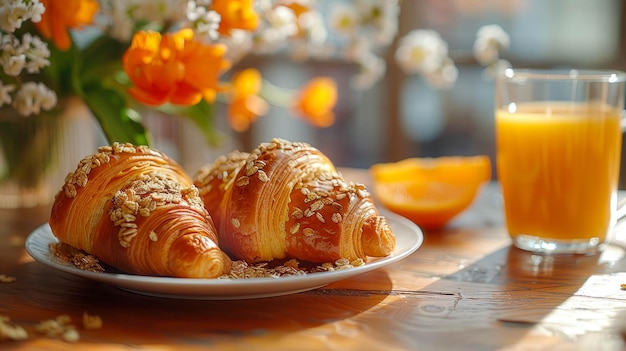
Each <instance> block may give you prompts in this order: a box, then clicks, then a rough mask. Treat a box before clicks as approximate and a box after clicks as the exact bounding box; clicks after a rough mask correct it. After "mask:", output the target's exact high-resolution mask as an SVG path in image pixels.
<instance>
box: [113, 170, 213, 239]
mask: <svg viewBox="0 0 626 351" xmlns="http://www.w3.org/2000/svg"><path fill="white" fill-rule="evenodd" d="M112 201H113V207H112V209H111V212H110V213H109V218H110V219H111V221H113V223H114V224H115V225H116V226H118V227H119V231H118V234H117V237H118V239H119V242H120V245H122V246H123V247H128V246H129V245H130V241H131V240H132V239H133V238H134V237H135V236H136V235H137V224H136V223H135V221H136V219H137V217H138V216H142V217H148V216H150V213H151V212H152V211H154V210H156V209H157V208H158V207H159V206H165V205H168V204H179V203H181V202H183V201H186V202H187V203H188V204H189V206H190V207H191V208H193V209H194V210H196V211H199V212H202V213H204V212H206V210H205V209H204V206H203V204H202V199H201V198H200V196H199V192H198V189H197V188H196V187H195V186H191V187H189V188H182V187H181V185H180V184H179V183H177V182H175V181H173V180H171V179H168V178H167V176H166V175H164V174H162V173H159V172H153V173H148V174H144V175H142V176H140V177H139V178H137V179H136V180H135V181H133V182H132V183H131V184H130V185H129V186H128V187H126V188H124V189H122V190H120V191H118V192H117V193H116V194H115V195H114V196H113V199H112ZM150 239H151V240H157V239H158V236H157V235H152V236H151V237H150Z"/></svg>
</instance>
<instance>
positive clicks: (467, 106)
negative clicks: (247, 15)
mask: <svg viewBox="0 0 626 351" xmlns="http://www.w3.org/2000/svg"><path fill="white" fill-rule="evenodd" d="M401 8H402V10H401V12H400V18H399V32H398V35H397V36H396V42H397V40H398V38H400V37H402V36H403V35H404V34H406V33H407V32H409V31H411V30H413V29H432V30H435V31H437V32H439V34H440V35H441V37H442V38H443V39H444V40H445V41H446V42H447V43H448V45H449V50H450V56H451V57H452V59H453V60H454V61H455V63H456V66H457V68H458V70H459V74H458V79H457V81H456V84H455V85H454V86H453V87H452V88H451V89H448V90H436V89H433V88H432V87H430V86H429V85H428V84H427V83H426V82H425V81H424V80H423V78H421V77H420V76H418V75H406V74H404V73H402V72H401V71H400V69H399V68H398V66H397V65H396V64H395V63H394V61H393V49H394V47H395V45H393V46H392V47H391V48H389V49H388V52H386V53H384V57H385V58H386V60H387V72H386V74H385V77H384V79H383V80H382V81H380V82H378V83H377V84H376V85H375V86H374V87H373V88H371V89H369V90H366V91H355V90H353V89H350V85H349V79H350V76H351V74H352V73H354V72H353V70H354V69H355V68H354V67H351V66H350V65H348V64H344V63H342V62H341V61H336V62H334V61H323V62H315V61H313V62H311V63H310V64H307V65H306V66H305V69H303V65H302V64H301V63H293V62H292V61H291V60H290V59H289V58H287V57H284V58H281V57H280V56H278V57H277V56H272V57H254V58H251V59H248V61H245V62H242V65H245V64H248V65H250V64H254V65H256V66H258V67H259V68H261V70H262V71H263V74H264V76H265V77H266V78H267V79H269V80H271V81H273V82H275V83H276V84H278V85H283V86H297V84H298V83H297V82H301V81H303V80H306V79H307V77H308V76H313V75H330V76H332V77H333V78H335V79H336V80H337V82H338V85H339V89H338V90H339V102H338V105H337V107H336V109H335V112H336V115H337V121H336V122H335V124H334V125H333V126H331V127H329V128H324V129H315V128H311V127H310V126H309V125H308V124H306V122H304V121H302V120H300V119H295V118H291V117H290V116H289V115H288V114H287V112H286V111H284V110H281V109H272V110H271V111H270V113H269V114H268V115H267V116H264V117H262V118H260V119H259V120H258V121H257V122H255V124H253V126H252V128H251V129H250V130H249V131H247V132H245V133H243V134H234V135H233V136H234V137H235V138H236V139H238V141H239V142H240V143H241V145H242V147H244V148H245V147H250V146H254V145H256V144H258V143H259V142H263V141H267V140H269V139H271V138H272V137H283V138H287V139H290V140H300V141H306V142H309V143H311V144H313V145H314V146H316V147H318V148H319V149H321V150H322V151H324V152H325V153H327V154H328V155H330V157H331V159H332V160H333V161H334V162H335V163H336V164H337V165H339V166H349V167H359V168H367V167H369V166H370V165H371V164H373V163H377V162H390V161H397V160H400V159H403V158H407V157H436V156H443V155H478V154H482V155H488V156H490V157H491V159H492V162H494V164H495V159H494V154H495V144H494V124H493V90H494V82H493V81H492V80H491V79H489V78H488V77H485V75H484V68H483V67H482V66H480V65H479V64H478V63H477V62H476V61H475V59H474V58H473V55H472V46H473V43H474V40H475V38H476V31H477V30H478V29H479V28H480V27H481V26H483V25H486V24H498V25H500V26H501V27H502V28H503V29H504V30H505V31H506V32H507V33H508V34H509V36H510V42H511V44H510V47H509V48H508V49H507V50H505V51H503V52H502V53H501V57H502V58H504V59H506V60H508V61H510V62H511V64H512V66H513V67H541V68H549V67H567V68H611V69H620V70H624V69H626V57H625V54H626V50H625V49H626V36H625V35H624V34H625V31H626V27H625V25H624V24H625V23H626V21H625V20H624V19H625V18H624V16H625V13H626V12H625V11H626V10H625V6H624V3H623V1H621V0H601V1H589V0H551V1H543V0H508V1H500V0H410V1H408V0H405V1H402V2H401ZM250 60H252V61H250ZM219 120H225V117H224V118H218V121H219ZM224 129H226V128H224ZM622 164H623V165H625V164H626V161H622ZM622 168H624V167H622ZM625 175H626V172H622V178H624V176H625ZM494 176H495V174H494ZM621 183H622V184H624V181H623V180H622V182H621Z"/></svg>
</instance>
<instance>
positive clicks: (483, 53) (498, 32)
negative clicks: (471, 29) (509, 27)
mask: <svg viewBox="0 0 626 351" xmlns="http://www.w3.org/2000/svg"><path fill="white" fill-rule="evenodd" d="M509 42H510V40H509V35H508V34H507V33H506V32H505V31H504V30H503V29H502V27H500V26H499V25H496V24H490V25H485V26H482V27H480V28H479V29H478V31H477V32H476V41H475V42H474V57H475V58H476V60H477V61H478V62H479V63H480V64H482V65H484V66H487V65H489V64H491V63H492V62H495V61H497V60H498V59H499V58H500V51H502V50H504V49H507V48H508V47H509Z"/></svg>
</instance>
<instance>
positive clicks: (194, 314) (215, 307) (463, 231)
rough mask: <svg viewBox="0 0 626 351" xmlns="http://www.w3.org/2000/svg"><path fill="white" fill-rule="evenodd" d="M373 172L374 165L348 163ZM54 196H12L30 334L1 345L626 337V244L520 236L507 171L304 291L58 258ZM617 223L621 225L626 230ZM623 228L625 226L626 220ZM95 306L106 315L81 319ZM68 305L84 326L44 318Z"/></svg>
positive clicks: (607, 345)
mask: <svg viewBox="0 0 626 351" xmlns="http://www.w3.org/2000/svg"><path fill="white" fill-rule="evenodd" d="M343 172H344V176H345V177H346V178H348V179H354V180H357V181H361V182H365V183H367V182H368V181H369V178H368V176H367V172H365V171H363V170H352V169H345V170H343ZM48 216H49V209H48V208H35V209H26V210H0V275H1V274H4V275H6V276H10V277H15V281H14V282H7V283H0V315H2V316H5V317H9V318H10V321H11V323H12V324H15V325H19V326H21V327H23V328H24V329H25V330H26V331H27V332H28V334H29V337H28V339H27V340H25V341H12V340H0V349H2V350H5V349H6V350H206V349H211V350H265V349H268V350H301V351H306V350H383V349H384V350H528V349H531V350H551V351H553V350H624V349H625V347H626V343H625V342H624V334H625V332H626V329H625V328H626V290H622V288H621V284H625V283H626V273H625V272H626V258H625V256H624V249H623V245H621V244H620V242H621V241H620V242H616V243H615V244H612V245H608V246H607V247H606V248H605V249H604V250H603V251H602V252H601V253H600V254H596V255H588V256H584V255H563V256H542V255H534V254H531V253H527V252H523V251H521V250H518V249H515V248H512V247H511V246H510V243H511V241H510V239H509V238H508V236H507V234H506V231H505V229H504V227H503V220H502V208H501V199H500V196H499V192H498V188H497V186H496V185H495V184H490V185H489V186H486V187H485V188H484V189H483V191H482V192H481V193H480V196H479V197H478V198H477V200H476V202H475V203H474V205H473V206H472V207H471V208H470V209H468V210H467V211H466V212H464V213H462V214H461V215H460V216H459V217H457V218H456V219H455V220H454V221H453V222H452V223H450V225H448V226H447V227H446V228H445V229H443V230H440V231H429V232H426V233H425V242H424V244H423V246H422V247H421V248H420V249H419V250H418V251H417V252H415V253H414V254H412V255H411V256H409V257H408V258H406V259H404V260H401V261H399V262H397V263H394V264H392V265H389V266H387V267H385V268H382V269H378V270H375V271H373V272H370V273H365V274H363V275H360V276H357V277H354V278H351V279H347V280H343V281H340V282H337V283H333V284H331V285H328V286H326V287H323V288H320V289H317V290H312V291H309V292H303V293H298V294H294V295H288V296H282V297H271V298H262V299H250V300H232V301H201V300H184V299H168V298H156V297H149V296H143V295H139V294H135V293H131V292H127V291H124V290H121V289H118V288H116V287H113V286H108V285H103V284H100V283H95V282H93V281H90V280H86V279H83V278H79V277H76V276H73V275H70V274H67V273H64V272H60V271H57V270H55V269H52V268H50V267H47V266H45V265H43V264H41V263H39V262H36V261H34V260H33V259H32V258H31V257H30V256H29V255H28V254H27V253H26V251H25V249H24V241H25V239H26V237H27V235H28V234H29V233H30V232H31V231H32V230H34V229H35V228H36V227H38V226H39V225H41V224H42V223H45V222H46V221H47V218H48ZM622 227H623V224H621V223H620V224H619V225H618V227H617V233H618V235H616V237H618V238H619V233H621V232H623V231H626V228H622ZM620 230H621V231H620ZM84 313H87V314H89V315H97V316H100V317H101V318H102V321H103V326H102V328H99V329H93V330H86V329H84V328H83V327H82V322H81V319H82V316H83V314H84ZM59 315H69V316H70V317H71V320H72V324H74V325H76V327H77V330H78V332H79V333H80V340H79V341H77V342H67V341H64V340H62V338H59V337H51V336H46V335H43V334H41V333H39V332H37V331H36V326H37V325H38V324H39V323H40V322H41V321H44V320H49V319H54V318H56V317H57V316H59Z"/></svg>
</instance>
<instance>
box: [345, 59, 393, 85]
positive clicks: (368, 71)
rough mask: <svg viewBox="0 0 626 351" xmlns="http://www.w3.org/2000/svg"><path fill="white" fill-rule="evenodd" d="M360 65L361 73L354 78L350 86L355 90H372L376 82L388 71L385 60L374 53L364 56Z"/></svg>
mask: <svg viewBox="0 0 626 351" xmlns="http://www.w3.org/2000/svg"><path fill="white" fill-rule="evenodd" d="M359 64H360V71H359V73H358V74H356V75H355V76H353V77H352V78H351V80H350V84H351V86H352V87H353V88H354V89H357V90H366V89H369V88H371V87H372V86H373V85H374V84H375V83H376V82H378V81H379V80H380V79H381V78H382V77H383V76H384V75H385V72H386V70H387V65H386V63H385V60H383V59H382V58H380V57H379V56H376V55H374V54H372V53H370V54H368V55H366V56H364V57H363V58H362V60H361V61H359Z"/></svg>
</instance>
